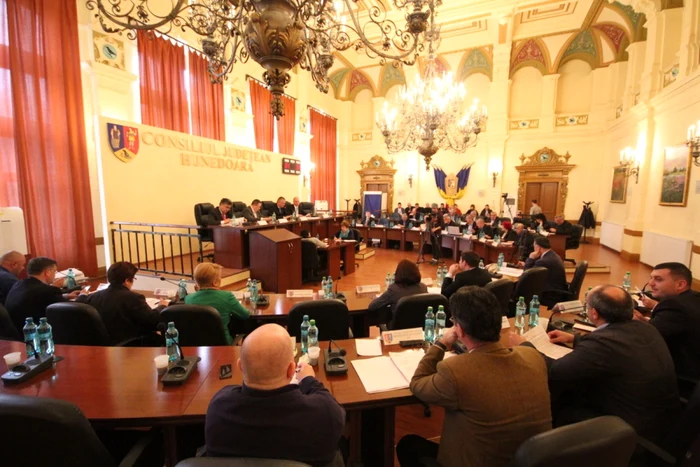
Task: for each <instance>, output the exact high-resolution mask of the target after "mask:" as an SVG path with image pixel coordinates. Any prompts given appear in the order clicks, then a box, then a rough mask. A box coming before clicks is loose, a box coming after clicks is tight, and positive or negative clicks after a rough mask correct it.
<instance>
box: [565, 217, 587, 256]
mask: <svg viewBox="0 0 700 467" xmlns="http://www.w3.org/2000/svg"><path fill="white" fill-rule="evenodd" d="M572 227H573V228H574V229H573V231H572V233H571V235H570V236H569V238H567V239H566V249H567V250H578V247H579V246H580V245H581V236H582V235H583V226H582V225H579V224H574V225H573V226H572ZM564 261H568V262H569V263H574V265H575V264H576V260H575V259H573V258H564Z"/></svg>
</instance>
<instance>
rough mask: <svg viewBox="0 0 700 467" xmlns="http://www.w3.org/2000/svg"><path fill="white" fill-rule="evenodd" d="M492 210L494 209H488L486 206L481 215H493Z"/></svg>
mask: <svg viewBox="0 0 700 467" xmlns="http://www.w3.org/2000/svg"><path fill="white" fill-rule="evenodd" d="M491 211H493V209H488V210H487V209H486V208H484V209H482V210H481V214H479V216H480V217H486V218H488V217H489V216H491Z"/></svg>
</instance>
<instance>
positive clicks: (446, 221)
mask: <svg viewBox="0 0 700 467" xmlns="http://www.w3.org/2000/svg"><path fill="white" fill-rule="evenodd" d="M456 226H457V224H456V223H455V222H453V221H452V217H450V214H449V213H447V212H446V213H445V214H443V215H442V230H447V228H448V227H456Z"/></svg>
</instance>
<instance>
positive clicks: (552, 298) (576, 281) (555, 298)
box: [540, 261, 588, 309]
mask: <svg viewBox="0 0 700 467" xmlns="http://www.w3.org/2000/svg"><path fill="white" fill-rule="evenodd" d="M587 271H588V261H579V263H578V264H577V265H576V270H575V271H574V277H573V278H572V279H571V282H570V283H569V290H566V291H552V290H550V291H548V292H545V293H544V295H545V301H546V302H547V304H548V305H549V308H550V309H551V308H553V307H554V305H555V304H557V303H560V302H570V301H572V300H578V299H579V298H580V296H581V286H582V285H583V280H584V279H585V278H586V272H587ZM540 298H541V297H540ZM543 304H544V302H543Z"/></svg>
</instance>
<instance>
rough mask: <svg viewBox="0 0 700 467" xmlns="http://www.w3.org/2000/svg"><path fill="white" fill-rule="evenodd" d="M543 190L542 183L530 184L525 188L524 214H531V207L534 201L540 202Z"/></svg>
mask: <svg viewBox="0 0 700 467" xmlns="http://www.w3.org/2000/svg"><path fill="white" fill-rule="evenodd" d="M541 188H542V184H541V183H528V184H527V185H526V187H525V199H524V200H523V201H524V202H523V203H522V205H523V206H525V209H524V210H523V214H525V215H527V214H530V206H531V205H532V204H531V203H532V200H533V199H536V200H537V201H538V202H540V189H541Z"/></svg>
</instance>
